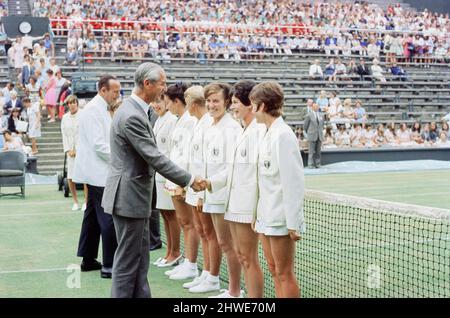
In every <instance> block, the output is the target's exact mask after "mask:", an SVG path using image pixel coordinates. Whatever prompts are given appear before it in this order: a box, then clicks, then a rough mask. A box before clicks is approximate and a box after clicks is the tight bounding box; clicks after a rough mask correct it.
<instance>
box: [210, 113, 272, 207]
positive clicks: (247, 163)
mask: <svg viewBox="0 0 450 318" xmlns="http://www.w3.org/2000/svg"><path fill="white" fill-rule="evenodd" d="M265 133H266V126H265V125H263V124H258V123H257V122H256V119H254V120H253V121H252V122H251V123H250V125H249V126H248V127H247V128H246V129H245V130H244V131H243V133H242V134H241V135H240V136H239V137H238V139H237V141H236V145H235V149H234V152H233V157H232V161H231V165H230V167H229V169H228V170H226V171H225V170H224V172H223V173H220V174H217V175H215V176H213V177H212V178H211V179H210V180H209V181H211V190H212V192H216V191H218V190H220V189H222V188H223V187H226V199H225V211H228V212H232V213H237V214H250V215H254V214H255V212H256V205H257V203H258V166H257V163H258V154H259V145H260V143H261V141H262V139H263V137H264V134H265Z"/></svg>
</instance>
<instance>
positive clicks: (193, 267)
mask: <svg viewBox="0 0 450 318" xmlns="http://www.w3.org/2000/svg"><path fill="white" fill-rule="evenodd" d="M186 266H187V267H188V268H189V269H192V270H194V269H196V268H197V263H191V262H189V261H188V260H186Z"/></svg>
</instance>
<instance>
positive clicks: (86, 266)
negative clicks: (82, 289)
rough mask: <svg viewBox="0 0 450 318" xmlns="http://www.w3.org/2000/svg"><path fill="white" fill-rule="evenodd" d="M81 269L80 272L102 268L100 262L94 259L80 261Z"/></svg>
mask: <svg viewBox="0 0 450 318" xmlns="http://www.w3.org/2000/svg"><path fill="white" fill-rule="evenodd" d="M80 267H81V271H82V272H90V271H98V270H99V269H101V268H102V263H100V262H98V261H96V260H94V261H92V262H85V261H82V262H81V266H80Z"/></svg>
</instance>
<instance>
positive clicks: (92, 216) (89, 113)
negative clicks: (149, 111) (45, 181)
mask: <svg viewBox="0 0 450 318" xmlns="http://www.w3.org/2000/svg"><path fill="white" fill-rule="evenodd" d="M119 95H120V83H119V81H118V80H117V79H116V78H115V77H114V76H110V75H106V76H103V77H102V78H101V79H100V81H99V82H98V94H97V95H96V96H95V97H94V98H93V99H92V100H91V101H90V102H89V103H87V104H86V106H85V107H84V110H83V112H82V113H81V114H80V117H79V121H78V131H79V132H78V142H77V147H76V149H77V156H76V157H75V163H74V175H73V181H75V182H76V183H83V184H87V188H88V201H87V206H86V210H85V212H84V218H83V224H82V226H81V233H80V241H79V244H78V256H80V257H83V262H82V263H81V271H90V270H98V269H100V268H101V272H100V274H101V277H102V278H111V273H112V266H113V259H114V252H115V251H116V247H117V241H116V233H115V231H114V223H113V220H112V218H111V216H110V215H108V214H105V212H104V211H103V208H102V206H101V201H102V196H103V190H104V187H105V184H106V173H107V171H108V165H109V158H110V147H109V131H110V128H111V115H110V114H109V112H108V110H109V109H110V108H111V107H112V106H113V105H115V104H116V102H117V99H118V98H119ZM100 235H101V236H102V250H103V267H102V266H101V264H100V263H99V262H97V261H96V258H97V254H98V245H99V242H100Z"/></svg>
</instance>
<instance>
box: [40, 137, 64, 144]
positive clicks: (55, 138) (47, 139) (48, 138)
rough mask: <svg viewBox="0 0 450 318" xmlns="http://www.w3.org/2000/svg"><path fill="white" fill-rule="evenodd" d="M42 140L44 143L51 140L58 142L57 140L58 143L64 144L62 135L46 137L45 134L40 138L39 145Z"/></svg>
mask: <svg viewBox="0 0 450 318" xmlns="http://www.w3.org/2000/svg"><path fill="white" fill-rule="evenodd" d="M40 142H42V143H49V142H52V143H56V142H58V143H61V144H62V136H59V137H45V136H43V137H41V138H39V139H38V145H39V143H40Z"/></svg>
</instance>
